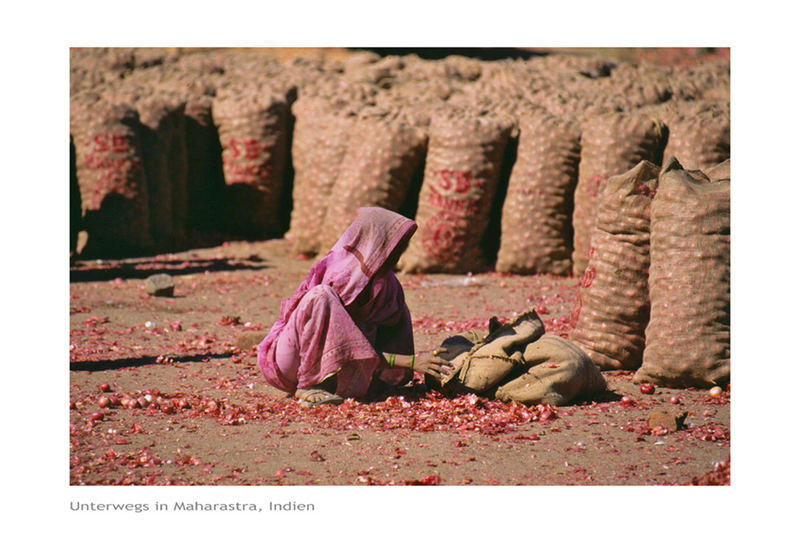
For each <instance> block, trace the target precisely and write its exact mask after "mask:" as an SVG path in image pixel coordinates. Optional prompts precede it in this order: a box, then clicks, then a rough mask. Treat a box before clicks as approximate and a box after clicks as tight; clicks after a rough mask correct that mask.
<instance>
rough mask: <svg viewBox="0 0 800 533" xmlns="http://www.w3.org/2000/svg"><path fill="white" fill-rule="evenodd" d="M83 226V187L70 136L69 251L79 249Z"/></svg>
mask: <svg viewBox="0 0 800 533" xmlns="http://www.w3.org/2000/svg"><path fill="white" fill-rule="evenodd" d="M80 227H81V188H80V186H79V185H78V169H77V168H76V166H75V142H74V141H73V139H72V135H70V136H69V251H70V252H75V251H77V250H76V248H77V244H78V232H79V231H80Z"/></svg>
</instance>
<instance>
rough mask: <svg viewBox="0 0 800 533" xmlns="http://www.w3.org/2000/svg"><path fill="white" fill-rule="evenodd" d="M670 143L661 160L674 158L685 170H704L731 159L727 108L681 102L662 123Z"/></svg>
mask: <svg viewBox="0 0 800 533" xmlns="http://www.w3.org/2000/svg"><path fill="white" fill-rule="evenodd" d="M664 121H665V122H666V124H667V127H668V128H669V141H668V142H667V147H666V148H665V150H664V158H665V159H666V158H667V157H668V156H673V157H675V158H676V159H677V160H678V161H680V162H681V166H683V167H684V168H686V169H700V170H703V169H707V168H709V167H711V166H714V165H716V164H718V163H721V162H723V161H725V160H726V159H728V158H730V154H731V115H730V105H729V104H728V103H727V102H726V103H722V102H703V101H701V102H680V103H678V104H677V105H676V106H675V107H674V108H672V112H671V113H669V114H668V115H667V116H666V117H665V120H664Z"/></svg>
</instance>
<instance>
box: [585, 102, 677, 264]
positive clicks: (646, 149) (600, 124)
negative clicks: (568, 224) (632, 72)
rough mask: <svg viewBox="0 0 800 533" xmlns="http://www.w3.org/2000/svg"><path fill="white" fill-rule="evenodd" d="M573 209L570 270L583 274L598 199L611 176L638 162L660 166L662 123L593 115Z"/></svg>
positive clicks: (629, 115)
mask: <svg viewBox="0 0 800 533" xmlns="http://www.w3.org/2000/svg"><path fill="white" fill-rule="evenodd" d="M582 130H583V133H582V136H581V160H580V164H579V166H578V184H577V186H576V188H575V209H574V211H573V215H572V226H573V229H574V237H573V252H572V271H573V274H575V275H577V276H580V275H583V272H584V270H585V269H586V265H587V262H588V259H589V252H590V249H591V242H590V241H591V230H592V227H593V226H594V219H595V213H596V208H597V199H598V197H599V196H600V195H601V194H602V192H603V189H604V187H605V185H606V182H607V181H608V179H609V178H610V177H611V176H615V175H618V174H622V173H623V172H627V171H628V170H630V169H631V168H633V167H634V166H635V165H637V164H638V163H640V162H641V161H650V162H651V163H653V164H655V165H660V164H661V160H662V157H663V154H664V146H665V145H666V143H667V129H666V127H665V126H664V124H663V123H662V122H661V121H660V120H658V119H657V118H654V117H652V116H649V115H647V114H644V113H638V112H614V113H604V114H600V115H596V116H592V117H590V118H589V119H587V120H586V122H585V123H584V125H583V128H582Z"/></svg>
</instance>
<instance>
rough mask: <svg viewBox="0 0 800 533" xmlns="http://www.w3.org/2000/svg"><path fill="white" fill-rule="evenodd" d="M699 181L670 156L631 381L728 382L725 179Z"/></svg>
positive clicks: (717, 174) (655, 209)
mask: <svg viewBox="0 0 800 533" xmlns="http://www.w3.org/2000/svg"><path fill="white" fill-rule="evenodd" d="M726 168H727V169H729V167H728V166H727V165H724V164H723V165H722V166H720V167H719V168H717V169H713V170H712V172H711V173H712V174H713V175H714V178H715V181H709V180H707V179H698V178H697V173H694V175H693V174H690V173H689V172H686V171H685V170H684V169H683V168H682V167H681V165H680V164H679V163H678V161H677V160H675V159H674V158H670V160H669V161H668V162H667V163H666V165H665V166H664V169H663V170H662V173H661V176H660V177H659V188H658V193H657V194H656V196H655V198H654V199H653V203H652V206H651V226H650V279H649V292H650V302H651V312H650V322H649V324H648V325H647V329H646V332H645V335H646V338H647V343H646V346H645V350H644V358H643V361H642V366H641V368H640V369H639V370H638V371H637V372H636V375H635V380H636V381H649V382H653V383H656V384H661V385H665V386H672V387H686V386H700V387H705V386H713V385H724V384H726V383H727V382H728V381H729V380H730V177H729V176H728V177H727V178H726V177H725V170H726Z"/></svg>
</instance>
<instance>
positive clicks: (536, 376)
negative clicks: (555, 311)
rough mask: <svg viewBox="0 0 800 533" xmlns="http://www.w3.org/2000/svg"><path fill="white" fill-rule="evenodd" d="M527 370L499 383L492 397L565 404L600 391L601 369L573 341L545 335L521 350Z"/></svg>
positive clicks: (505, 399)
mask: <svg viewBox="0 0 800 533" xmlns="http://www.w3.org/2000/svg"><path fill="white" fill-rule="evenodd" d="M523 359H524V361H525V364H526V365H527V366H528V371H527V372H526V373H525V374H523V375H521V376H519V377H517V378H515V379H512V380H511V381H508V382H507V383H505V384H503V385H502V386H500V387H499V388H498V389H497V391H496V392H495V398H497V399H498V400H503V401H515V402H519V403H523V404H528V405H530V404H537V403H543V404H549V405H566V404H568V403H571V402H573V401H574V400H576V399H580V398H586V399H588V398H591V397H592V396H593V395H595V394H598V393H600V392H603V391H604V390H605V389H606V383H605V380H604V379H603V376H602V375H601V374H600V370H599V369H598V368H597V367H596V366H595V365H594V363H592V361H591V359H589V357H588V356H587V355H586V354H585V353H583V352H582V351H581V350H580V348H578V347H577V346H576V345H575V344H573V343H571V342H569V341H567V340H566V339H562V338H561V337H559V336H558V335H544V336H543V337H542V338H540V339H539V340H537V341H536V342H534V343H532V344H529V345H528V346H527V348H526V349H525V352H524V353H523Z"/></svg>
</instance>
